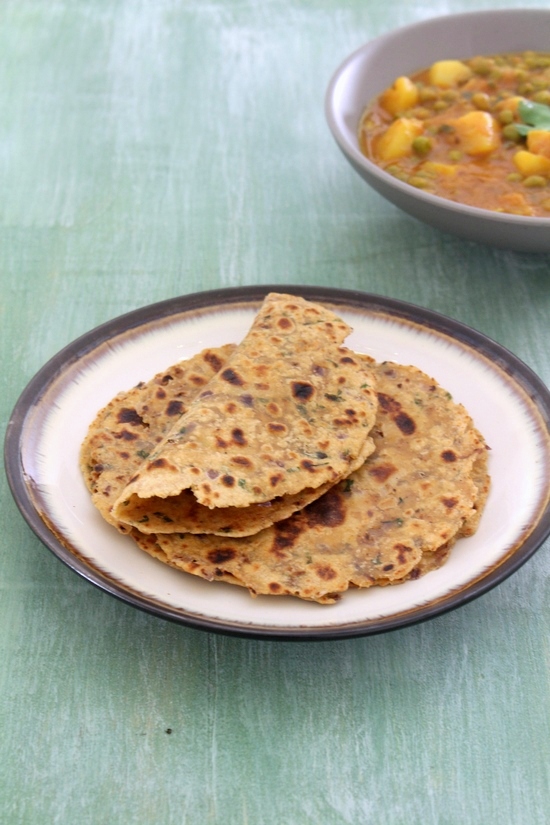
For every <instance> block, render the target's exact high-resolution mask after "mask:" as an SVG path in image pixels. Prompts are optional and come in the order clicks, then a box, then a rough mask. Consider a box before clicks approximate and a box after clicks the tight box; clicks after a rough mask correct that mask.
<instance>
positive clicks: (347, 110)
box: [325, 9, 550, 252]
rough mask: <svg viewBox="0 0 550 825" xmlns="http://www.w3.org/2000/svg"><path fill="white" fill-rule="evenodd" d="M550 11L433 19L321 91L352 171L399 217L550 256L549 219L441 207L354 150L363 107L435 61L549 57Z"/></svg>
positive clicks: (360, 55) (368, 55)
mask: <svg viewBox="0 0 550 825" xmlns="http://www.w3.org/2000/svg"><path fill="white" fill-rule="evenodd" d="M549 44H550V10H544V9H501V10H492V11H480V12H471V13H466V14H455V15H446V16H444V17H435V18H431V19H428V20H424V21H421V22H419V23H413V24H412V25H409V26H404V27H403V28H399V29H395V30H393V31H391V32H389V33H387V34H384V35H382V36H381V37H378V38H376V39H375V40H371V41H370V42H368V43H366V44H365V45H364V46H361V47H360V48H359V49H357V50H356V51H354V52H353V53H352V54H351V55H350V56H349V57H348V58H347V59H346V60H345V61H344V62H343V63H342V64H341V65H340V66H339V68H338V69H337V70H336V72H335V73H334V75H333V76H332V78H331V80H330V83H329V86H328V88H327V92H326V97H325V116H326V119H327V123H328V126H329V128H330V130H331V132H332V135H333V137H334V138H335V140H336V143H337V144H338V146H339V148H340V149H341V150H342V152H343V153H344V155H345V157H346V158H347V160H348V161H349V162H350V164H351V165H352V167H353V168H354V169H355V171H356V172H358V173H359V175H361V177H362V178H363V179H364V180H365V181H366V182H367V183H368V184H369V185H370V186H371V187H372V188H373V189H375V190H376V191H377V192H378V193H379V194H380V195H382V196H383V197H384V198H386V199H387V200H388V201H390V202H391V203H393V204H395V205H396V206H398V207H399V208H400V209H402V210H403V211H405V212H407V213H408V214H410V215H412V216H413V217H415V218H417V219H419V220H420V221H423V222H425V223H427V224H429V225H430V226H433V227H436V228H437V229H439V230H442V231H444V232H450V233H452V234H454V235H458V236H460V237H462V238H467V239H469V240H472V241H477V242H480V243H484V244H489V245H491V246H496V247H501V248H504V249H513V250H516V251H521V252H550V217H548V218H540V217H526V216H519V215H510V214H505V213H502V212H492V211H490V210H488V209H481V208H478V207H474V206H468V205H466V204H460V203H456V202H454V201H449V200H445V199H444V198H440V197H438V196H436V195H432V194H430V193H428V192H425V191H423V190H420V189H416V188H415V187H413V186H410V185H408V184H407V183H404V182H402V181H400V180H398V179H397V178H394V177H393V176H392V175H390V174H389V173H388V172H385V171H384V170H383V169H381V168H380V167H378V166H376V164H374V163H373V162H372V161H370V160H369V159H368V158H367V157H365V155H363V154H362V152H361V151H360V149H359V143H358V126H359V121H360V118H361V115H362V113H363V111H364V109H365V107H366V106H367V104H369V103H370V102H371V101H372V100H373V99H374V98H375V97H376V96H377V95H378V94H380V93H381V92H382V91H383V90H384V89H385V88H387V87H388V86H391V84H392V83H393V82H394V80H395V79H396V77H398V76H400V75H407V74H411V73H412V72H415V71H418V70H420V69H422V68H424V67H426V66H429V65H430V64H431V63H433V62H434V61H436V60H442V59H449V58H457V59H466V58H468V57H475V56H476V55H490V54H498V53H501V52H510V51H524V50H527V49H533V50H535V51H546V52H548V51H550V45H549Z"/></svg>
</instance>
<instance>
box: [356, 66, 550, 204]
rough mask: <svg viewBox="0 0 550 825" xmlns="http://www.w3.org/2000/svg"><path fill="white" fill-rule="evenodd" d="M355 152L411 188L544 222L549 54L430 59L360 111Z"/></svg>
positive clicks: (549, 166) (548, 185)
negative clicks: (357, 149)
mask: <svg viewBox="0 0 550 825" xmlns="http://www.w3.org/2000/svg"><path fill="white" fill-rule="evenodd" d="M358 137H359V146H360V149H361V151H362V153H363V154H364V155H365V156H366V157H368V158H369V159H370V160H371V161H372V162H374V163H375V164H376V165H377V166H379V167H381V168H383V169H384V170H385V171H386V172H388V173H390V174H391V175H393V176H395V177H396V178H397V179H399V180H401V181H404V182H406V183H408V184H410V185H411V186H414V187H417V188H418V189H422V190H424V191H426V192H429V193H431V194H433V195H437V196H439V197H442V198H446V199H447V200H451V201H455V202H458V203H463V204H467V205H469V206H475V207H479V208H482V209H489V210H492V211H495V212H504V213H508V214H512V215H521V216H534V217H550V53H541V52H534V51H528V52H521V53H506V54H497V55H491V56H478V57H474V58H470V59H466V60H455V59H449V60H438V61H436V62H435V63H433V64H432V65H431V66H429V67H428V68H426V69H423V70H422V71H419V72H416V73H414V74H411V75H409V76H405V75H403V76H400V77H398V78H397V79H396V80H395V82H394V83H393V85H392V86H391V87H389V88H387V89H385V90H384V91H383V92H382V93H381V94H380V95H379V96H378V97H377V98H376V99H375V100H374V101H373V102H372V103H371V104H370V105H369V106H368V107H367V109H366V110H365V112H364V113H363V116H362V118H361V121H360V125H359V135H358Z"/></svg>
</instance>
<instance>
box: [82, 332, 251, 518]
mask: <svg viewBox="0 0 550 825" xmlns="http://www.w3.org/2000/svg"><path fill="white" fill-rule="evenodd" d="M234 349H235V347H234V345H233V344H227V345H226V346H223V347H218V348H212V349H205V350H203V351H202V352H200V353H198V354H197V355H194V356H193V357H191V358H189V359H187V360H185V361H181V362H179V363H178V364H175V365H174V366H172V367H169V368H168V369H166V370H163V371H162V372H160V373H158V374H157V375H155V376H154V377H153V378H152V379H150V380H149V381H147V382H143V381H142V382H140V383H139V384H138V385H137V386H136V387H133V388H132V389H130V390H126V391H124V392H120V393H119V394H118V395H117V396H116V397H115V398H113V400H112V401H110V402H109V403H108V404H107V405H106V406H105V407H103V409H101V410H100V411H99V412H98V413H97V415H96V417H95V419H94V421H93V422H92V423H91V425H90V427H89V428H88V432H87V435H86V438H85V440H84V443H83V444H82V447H81V450H80V468H81V471H82V475H83V478H84V481H85V483H86V486H87V487H88V490H89V491H90V493H91V496H92V501H93V503H94V505H95V506H96V507H97V509H98V510H99V512H100V513H101V515H102V516H103V518H105V520H106V521H108V522H109V523H110V524H113V525H114V526H115V527H117V529H119V530H120V531H121V532H124V533H127V532H129V530H130V528H129V526H128V525H125V524H122V523H121V522H120V521H119V520H118V519H117V518H116V517H115V516H114V515H113V513H112V507H113V504H114V502H115V501H116V499H117V498H118V497H119V495H120V493H121V492H122V490H123V489H124V487H125V486H126V485H127V483H128V481H129V480H130V478H132V476H133V475H134V474H135V473H136V471H137V470H138V468H139V467H140V466H141V465H142V464H143V462H144V460H145V459H146V458H147V457H148V456H149V455H150V454H151V453H152V452H153V451H154V450H155V449H156V448H157V447H158V445H159V443H160V442H161V441H162V439H163V437H164V435H165V434H166V433H167V432H168V431H169V430H170V429H171V428H172V426H173V424H174V420H178V419H179V418H180V416H181V415H182V414H183V413H185V412H186V410H187V409H188V407H189V404H190V403H191V401H192V400H193V399H194V398H195V396H196V395H197V394H198V393H199V392H200V391H201V390H202V389H203V388H204V387H205V386H206V385H207V384H208V382H209V381H210V379H211V378H212V377H213V376H214V375H215V374H216V373H217V372H219V370H220V369H221V368H222V367H223V366H224V365H225V363H226V362H227V359H228V357H229V356H230V355H231V353H232V352H233V350H234Z"/></svg>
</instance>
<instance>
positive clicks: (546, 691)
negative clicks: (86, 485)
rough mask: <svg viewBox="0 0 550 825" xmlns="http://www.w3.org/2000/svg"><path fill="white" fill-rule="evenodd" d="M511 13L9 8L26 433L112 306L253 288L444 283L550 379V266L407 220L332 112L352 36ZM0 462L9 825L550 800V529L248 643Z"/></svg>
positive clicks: (403, 294) (375, 0) (489, 818)
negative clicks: (346, 617) (19, 497)
mask: <svg viewBox="0 0 550 825" xmlns="http://www.w3.org/2000/svg"><path fill="white" fill-rule="evenodd" d="M499 5H500V6H509V7H513V6H514V5H515V3H514V2H507V0H501V2H500V4H499ZM524 5H525V6H530V7H536V6H540V7H544V6H546V5H547V3H546V2H544V0H541V2H528V3H524ZM490 6H491V4H490V3H489V2H486V0H475V2H474V0H451V2H443V0H434V2H433V3H431V4H425V3H420V2H416V3H414V2H413V3H409V2H406V0H394V2H393V3H387V2H385V1H383V0H369V1H368V2H367V1H366V0H362V1H361V0H349V2H343V1H342V2H338V0H280V2H272V1H271V2H270V1H269V0H268V1H267V2H262V1H261V0H240V1H239V2H237V1H236V0H226V2H224V0H211V2H201V0H154V2H153V1H152V0H151V2H147V0H56V2H50V3H49V2H44V0H3V3H2V4H1V5H0V182H1V186H0V279H1V305H0V311H1V316H0V318H1V323H0V336H1V357H2V367H1V371H0V382H1V386H2V391H1V393H0V404H1V410H2V414H1V421H2V425H3V428H5V424H6V422H7V419H8V417H9V414H10V412H11V410H12V408H13V405H14V404H15V402H16V400H17V398H18V396H19V394H20V392H21V391H22V390H23V388H24V386H25V385H26V384H27V382H28V381H29V380H30V379H31V377H32V376H33V375H34V373H35V372H36V371H37V370H38V369H39V368H40V367H41V366H42V365H43V364H44V363H45V361H46V360H47V359H48V358H50V357H51V356H52V355H54V354H55V353H56V352H57V351H58V350H60V349H61V348H62V347H63V346H64V345H66V344H67V343H69V342H70V341H72V340H73V339H74V338H76V337H77V336H79V335H81V334H82V333H84V332H86V331H88V330H89V329H91V328H93V327H95V326H96V325H98V324H100V323H102V322H104V321H107V320H109V319H111V318H113V317H115V316H117V315H119V314H121V313H124V312H126V311H128V310H131V309H134V308H136V307H140V306H143V305H146V304H149V303H152V302H154V301H160V300H163V299H166V298H171V297H173V296H177V295H181V294H185V293H191V292H194V291H198V290H204V289H211V288H217V287H224V286H238V285H248V284H257V283H259V284H263V283H265V284H267V283H273V284H277V283H280V284H296V285H299V284H309V285H325V286H327V285H330V286H342V287H347V288H353V289H361V290H365V291H368V292H374V293H379V294H382V295H387V296H391V297H394V298H400V299H403V300H406V301H410V302H412V303H415V304H420V305H422V306H425V307H428V308H430V309H434V310H437V311H439V312H442V313H444V314H446V315H450V316H452V317H454V318H456V319H458V320H460V321H462V322H465V323H466V324H469V325H470V326H473V327H475V328H477V329H478V330H480V331H481V332H483V333H485V334H487V335H488V336H490V337H491V338H493V339H496V340H497V341H498V342H499V343H501V344H503V345H504V346H506V347H507V348H509V349H510V350H512V351H513V352H514V353H515V354H516V355H518V356H519V357H520V358H521V359H522V360H524V361H525V362H526V363H527V364H528V365H529V366H530V367H532V368H533V369H534V370H535V372H537V373H538V374H539V375H540V377H541V378H542V379H543V380H544V381H546V383H549V379H550V354H549V352H550V348H549V345H548V342H549V324H548V319H549V313H550V271H549V269H550V266H549V265H550V257H549V256H547V255H529V254H520V253H513V252H508V251H502V250H497V249H490V248H484V247H482V246H478V245H476V244H473V243H469V242H466V241H462V240H459V239H457V238H453V237H451V236H447V235H444V234H441V233H439V232H437V231H436V230H434V229H431V228H429V227H427V226H424V225H421V224H419V223H418V222H416V221H415V220H414V219H412V218H410V217H408V216H407V215H404V214H402V213H401V212H399V211H398V210H397V209H395V208H394V207H393V206H391V205H390V204H388V203H386V202H385V201H383V200H382V199H381V198H380V197H379V196H378V195H377V194H376V193H375V192H373V191H371V190H369V189H368V188H367V187H366V186H365V184H364V183H362V181H361V180H360V179H359V177H358V176H357V175H356V174H355V173H354V172H353V171H352V170H351V169H350V168H349V167H348V165H347V164H346V163H345V161H344V159H343V158H342V156H341V155H340V153H339V151H338V150H337V148H336V146H335V144H334V142H333V140H332V138H331V136H330V134H329V132H328V128H327V126H326V124H325V121H324V114H323V98H324V92H325V88H326V85H327V83H328V80H329V77H330V75H331V73H332V71H333V70H334V69H335V67H336V66H337V65H338V64H339V63H340V61H341V60H342V59H343V58H344V57H345V56H346V55H347V54H348V53H349V52H350V51H351V50H352V49H354V48H356V47H358V46H359V45H361V44H362V43H363V42H365V41H366V40H368V39H371V38H372V37H374V36H376V35H378V34H381V33H383V32H385V31H387V30H389V29H390V28H393V27H395V26H398V25H402V24H406V23H409V22H413V21H416V20H420V19H423V18H426V17H429V16H434V15H436V14H446V13H452V12H459V11H464V10H473V9H477V8H490ZM0 483H1V485H2V487H1V502H2V506H1V509H0V720H1V727H0V822H2V823H6V825H34V823H37V825H38V824H40V825H49V823H52V825H53V823H56V825H75V823H81V825H88V824H89V825H114V824H115V823H122V824H123V825H128V824H129V823H139V824H140V825H141V823H143V825H150V823H160V824H161V825H164V823H166V824H167V825H171V823H185V825H188V824H189V825H203V823H216V825H218V823H219V825H233V823H242V825H319V824H320V825H344V823H345V825H358V824H359V823H373V825H467V823H472V825H480V824H481V823H483V825H493V823H495V824H496V823H498V825H539V823H543V822H547V821H548V817H549V816H550V813H549V811H550V777H549V770H550V644H549V639H550V587H549V581H550V578H549V577H550V564H549V554H548V547H545V548H543V549H541V551H540V552H539V553H537V554H536V555H535V556H534V557H533V558H532V559H531V560H530V561H529V562H528V563H527V564H526V565H525V566H524V567H522V568H521V570H520V571H519V572H518V573H516V574H515V575H514V576H513V577H512V578H510V579H508V580H507V581H506V582H505V583H504V584H502V585H501V586H499V587H498V588H496V589H495V590H493V591H491V592H490V593H488V594H486V595H485V596H483V597H482V598H481V599H478V600H477V601H475V602H472V603H470V604H468V605H467V606H465V607H463V608H461V609H459V610H457V611H455V612H452V613H449V614H446V615H444V616H441V617H439V618H436V619H434V620H432V621H430V622H428V623H425V624H421V625H417V626H414V627H409V628H406V629H403V630H399V631H395V632H392V633H389V634H384V635H381V636H373V637H366V638H360V639H353V640H345V641H331V642H322V643H312V642H311V643H292V642H277V641H262V640H246V639H239V638H233V637H226V636H219V635H212V634H208V633H204V632H200V631H197V630H192V629H188V628H185V627H182V626H177V625H174V624H171V623H168V622H165V621H164V620H162V619H159V618H155V617H152V616H149V615H147V614H144V613H141V612H139V611H137V610H135V609H133V608H132V607H130V606H128V605H126V604H123V603H121V602H119V601H117V600H115V599H113V598H112V597H110V596H109V595H107V594H105V593H103V592H101V591H100V590H98V589H96V588H95V587H93V586H91V585H90V584H88V583H87V582H86V581H84V580H83V579H81V578H80V577H78V576H76V575H75V574H74V573H73V572H71V571H70V570H69V569H67V568H66V567H65V566H64V565H62V564H61V563H59V561H58V560H57V559H56V558H55V557H54V556H53V555H52V554H51V553H50V552H49V551H48V550H47V549H46V548H45V547H44V546H43V545H42V544H41V543H40V542H39V541H38V540H37V539H36V538H35V537H34V535H33V534H32V533H31V531H30V529H29V528H28V527H27V525H26V523H25V522H24V521H23V519H22V518H21V516H20V515H19V512H18V510H17V508H16V505H15V504H14V502H13V501H12V499H11V496H10V494H9V490H8V487H7V483H6V481H5V479H4V477H3V476H2V478H1V479H0Z"/></svg>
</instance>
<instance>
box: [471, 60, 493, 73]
mask: <svg viewBox="0 0 550 825" xmlns="http://www.w3.org/2000/svg"><path fill="white" fill-rule="evenodd" d="M470 67H471V69H472V71H473V72H475V74H479V75H482V76H485V75H488V74H489V72H490V71H491V69H492V68H493V61H492V60H488V59H487V58H484V57H475V58H474V59H473V60H472V61H471V63H470Z"/></svg>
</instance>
